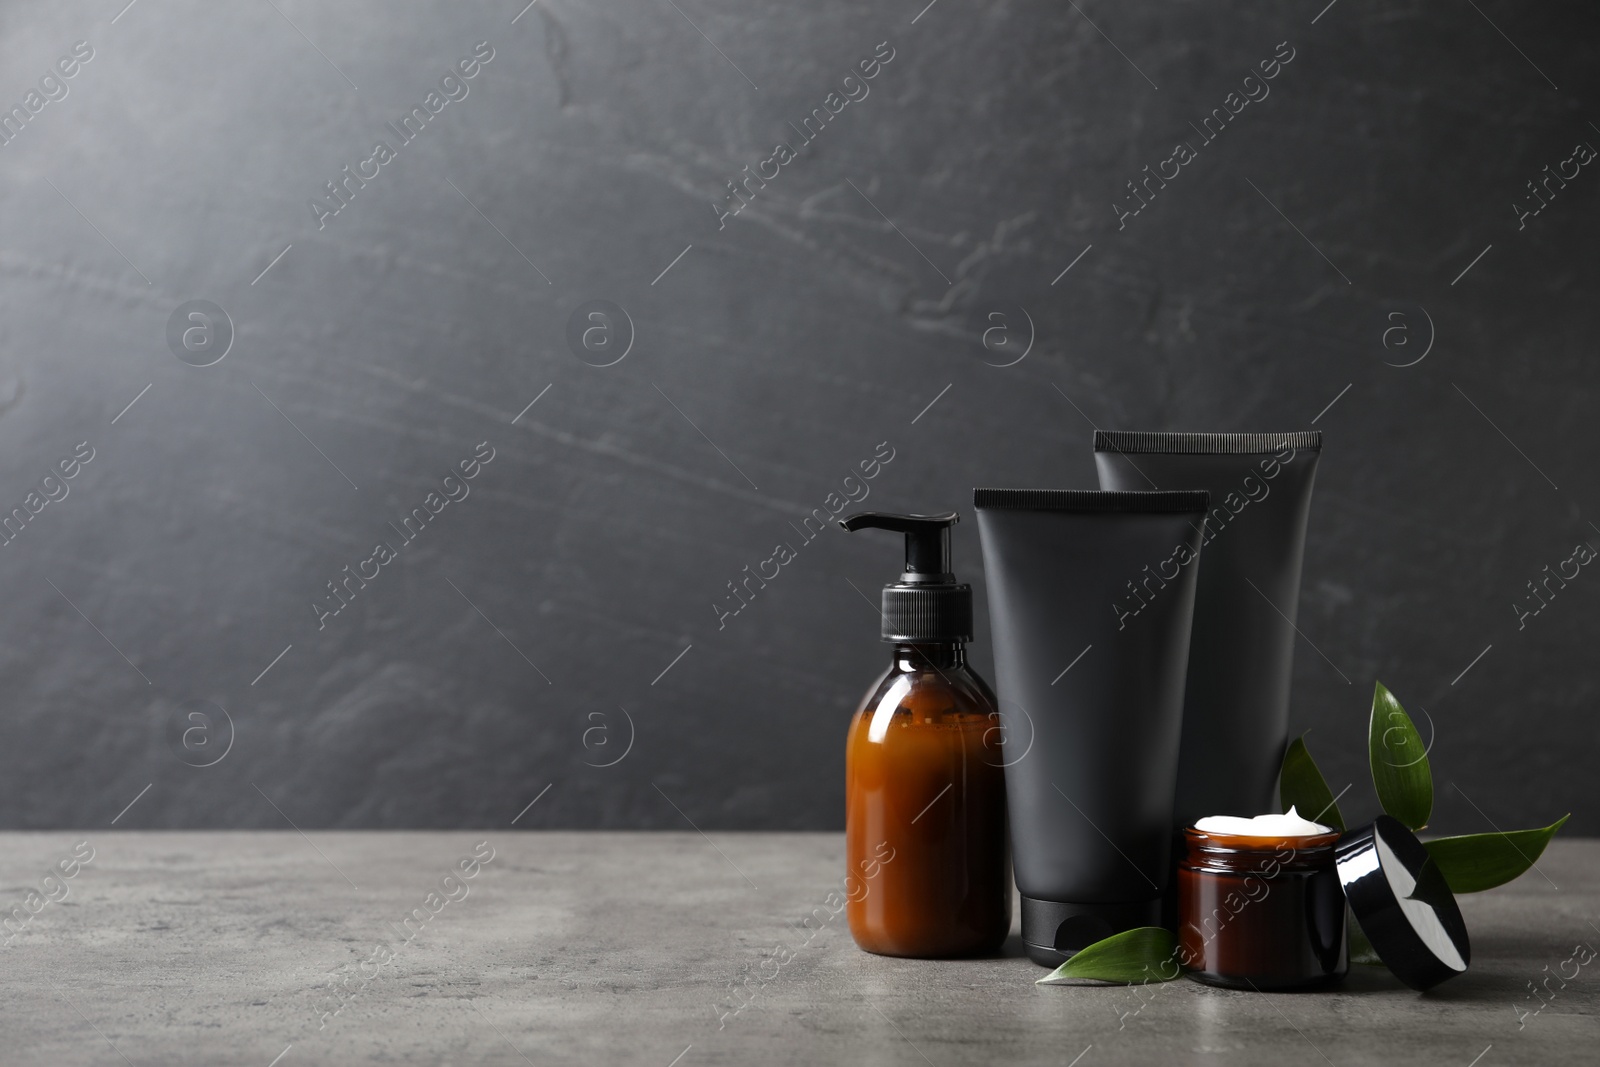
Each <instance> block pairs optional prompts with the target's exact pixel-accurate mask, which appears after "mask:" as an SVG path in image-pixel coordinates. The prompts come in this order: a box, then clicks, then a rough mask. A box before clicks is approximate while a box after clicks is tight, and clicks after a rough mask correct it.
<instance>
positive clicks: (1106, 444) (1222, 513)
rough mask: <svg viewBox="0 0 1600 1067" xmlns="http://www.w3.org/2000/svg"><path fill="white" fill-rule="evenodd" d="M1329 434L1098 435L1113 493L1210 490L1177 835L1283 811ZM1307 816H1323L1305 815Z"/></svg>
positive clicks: (1105, 484) (1103, 474)
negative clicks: (1314, 493)
mask: <svg viewBox="0 0 1600 1067" xmlns="http://www.w3.org/2000/svg"><path fill="white" fill-rule="evenodd" d="M1321 450H1322V434H1321V433H1320V432H1318V431H1309V432H1304V433H1105V432H1097V433H1096V434H1095V435H1094V453H1095V455H1094V460H1095V467H1096V468H1097V469H1098V470H1099V472H1100V485H1101V487H1102V488H1105V489H1144V490H1149V489H1154V488H1159V489H1164V490H1171V489H1205V490H1207V491H1209V492H1210V494H1211V507H1210V510H1209V512H1208V513H1207V515H1206V517H1205V522H1204V531H1205V566H1204V567H1202V568H1201V570H1200V591H1199V595H1198V596H1197V598H1196V600H1195V609H1194V640H1193V643H1192V645H1191V647H1190V650H1189V681H1188V686H1187V689H1186V693H1185V697H1184V723H1183V749H1182V754H1181V755H1180V756H1179V760H1178V797H1177V803H1176V806H1175V808H1174V817H1175V824H1174V825H1175V826H1177V827H1183V826H1191V825H1193V824H1194V822H1195V820H1197V819H1201V818H1204V817H1205V816H1207V815H1245V816H1249V815H1261V814H1264V813H1267V812H1275V811H1277V810H1278V801H1277V796H1276V795H1275V794H1276V790H1275V784H1276V782H1277V780H1278V769H1279V766H1280V764H1281V763H1282V762H1283V752H1284V747H1285V745H1286V744H1287V743H1288V732H1289V681H1290V674H1291V670H1292V668H1293V665H1294V643H1295V640H1296V632H1295V615H1296V613H1297V610H1298V608H1299V603H1300V568H1301V564H1302V562H1303V561H1304V559H1305V543H1306V522H1307V519H1308V517H1309V515H1310V512H1311V487H1312V483H1313V482H1315V481H1316V476H1317V459H1318V457H1319V456H1320V454H1321ZM1302 814H1304V815H1305V816H1306V817H1307V818H1315V817H1316V815H1315V813H1312V812H1303V813H1302Z"/></svg>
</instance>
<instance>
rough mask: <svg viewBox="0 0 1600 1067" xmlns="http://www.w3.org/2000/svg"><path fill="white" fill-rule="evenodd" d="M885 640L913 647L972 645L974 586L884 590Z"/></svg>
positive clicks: (899, 585) (889, 587)
mask: <svg viewBox="0 0 1600 1067" xmlns="http://www.w3.org/2000/svg"><path fill="white" fill-rule="evenodd" d="M883 639H884V640H885V641H896V642H910V643H913V644H936V643H949V642H955V641H971V640H972V586H970V585H965V584H962V585H946V584H944V583H939V584H931V583H930V584H928V585H924V586H920V587H919V586H916V585H910V584H905V583H897V584H895V585H886V586H884V587H883Z"/></svg>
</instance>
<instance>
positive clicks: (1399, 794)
mask: <svg viewBox="0 0 1600 1067" xmlns="http://www.w3.org/2000/svg"><path fill="white" fill-rule="evenodd" d="M1367 762H1368V763H1369V764H1370V765H1371V767H1372V784H1373V785H1374V786H1375V787H1376V788H1377V790H1378V801H1379V803H1381V804H1382V805H1383V810H1384V811H1386V812H1388V813H1389V814H1390V815H1392V816H1394V817H1395V818H1396V819H1399V820H1400V821H1401V822H1403V823H1405V824H1406V825H1407V826H1409V827H1410V828H1411V829H1413V830H1420V829H1422V828H1423V827H1424V826H1427V825H1428V816H1430V815H1432V814H1433V772H1432V771H1430V770H1429V769H1428V750H1427V747H1426V746H1424V745H1423V743H1422V738H1421V737H1420V736H1419V735H1418V734H1417V728H1416V726H1415V725H1413V724H1412V722H1411V716H1409V715H1407V714H1406V710H1405V709H1404V708H1402V707H1401V706H1400V702H1399V701H1398V700H1396V699H1395V698H1394V694H1393V693H1391V692H1389V690H1387V689H1385V688H1384V687H1383V683H1382V682H1379V683H1377V686H1376V688H1375V689H1374V690H1373V693H1372V718H1371V720H1370V722H1369V723H1368V725H1367Z"/></svg>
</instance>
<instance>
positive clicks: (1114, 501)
mask: <svg viewBox="0 0 1600 1067" xmlns="http://www.w3.org/2000/svg"><path fill="white" fill-rule="evenodd" d="M1210 505H1211V494H1210V493H1208V492H1206V491H1205V490H1203V489H1176V490H1159V491H1151V492H1148V493H1147V492H1139V491H1133V490H1105V489H974V490H973V491H972V506H973V507H975V508H978V509H980V510H984V509H993V510H997V511H998V510H1011V511H1067V512H1078V513H1080V514H1105V513H1116V512H1122V513H1125V514H1126V513H1142V514H1165V515H1170V514H1173V513H1177V512H1186V511H1193V512H1204V511H1205V510H1206V508H1208V507H1209V506H1210Z"/></svg>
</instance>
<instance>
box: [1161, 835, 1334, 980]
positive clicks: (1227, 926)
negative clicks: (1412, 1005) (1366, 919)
mask: <svg viewBox="0 0 1600 1067" xmlns="http://www.w3.org/2000/svg"><path fill="white" fill-rule="evenodd" d="M1183 839H1184V857H1183V860H1182V862H1181V863H1179V865H1178V945H1179V951H1178V959H1179V960H1180V961H1181V962H1182V964H1183V966H1184V969H1185V970H1187V971H1188V972H1189V973H1190V974H1191V975H1192V976H1193V977H1195V978H1198V979H1199V980H1200V981H1202V982H1206V983H1208V984H1211V985H1219V986H1227V987H1229V988H1232V989H1257V990H1268V989H1279V990H1289V989H1311V988H1315V987H1317V986H1322V985H1328V984H1330V983H1333V982H1337V981H1339V980H1340V979H1341V978H1343V977H1344V976H1345V973H1346V971H1348V970H1349V966H1350V963H1349V955H1348V952H1347V949H1346V944H1345V900H1344V891H1343V890H1342V889H1340V887H1339V875H1338V872H1337V870H1336V869H1335V867H1334V845H1335V844H1336V843H1337V841H1338V839H1339V835H1338V834H1337V833H1329V834H1319V835H1316V836H1313V837H1298V838H1283V839H1268V838H1255V837H1239V836H1234V835H1230V834H1211V833H1202V832H1201V831H1199V830H1196V829H1194V828H1193V827H1191V828H1189V829H1187V830H1185V831H1184V832H1183Z"/></svg>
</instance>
